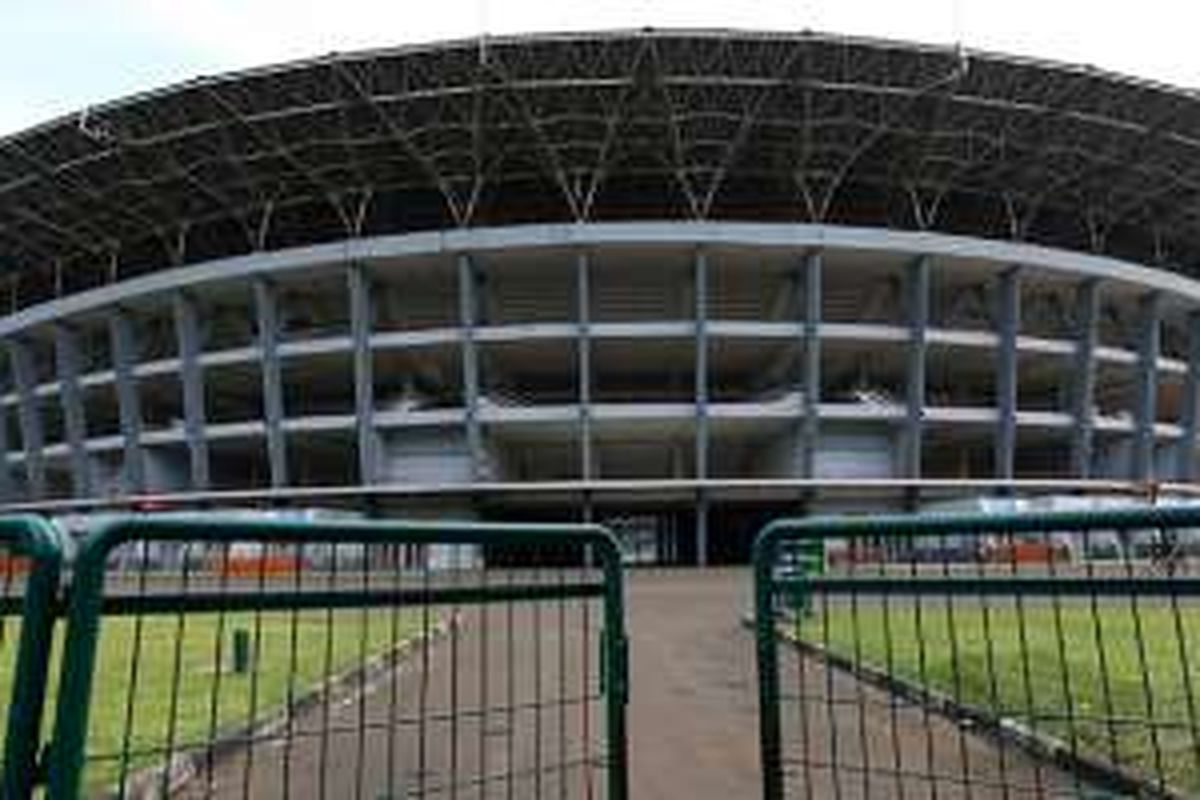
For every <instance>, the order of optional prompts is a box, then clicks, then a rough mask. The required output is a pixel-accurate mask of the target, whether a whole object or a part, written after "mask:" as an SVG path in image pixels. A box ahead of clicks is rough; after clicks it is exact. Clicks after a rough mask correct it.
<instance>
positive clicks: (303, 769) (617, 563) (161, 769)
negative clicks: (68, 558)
mask: <svg viewBox="0 0 1200 800" xmlns="http://www.w3.org/2000/svg"><path fill="white" fill-rule="evenodd" d="M623 603H624V600H623V586H622V573H621V559H620V552H619V549H618V547H617V544H616V542H615V540H614V539H613V538H612V536H611V535H610V534H609V533H608V532H607V531H605V530H604V529H603V528H601V527H599V526H593V525H517V524H513V525H507V524H484V523H473V524H455V523H420V522H358V521H345V522H341V521H322V522H290V521H279V520H247V519H245V518H224V519H223V518H221V517H220V516H219V515H213V516H167V515H160V516H146V517H133V518H129V519H124V520H119V521H116V522H114V523H112V524H110V525H108V526H106V527H104V528H102V529H100V530H99V531H97V532H95V533H93V534H92V535H90V536H89V537H88V538H87V539H86V540H84V542H83V543H82V545H81V546H80V548H79V551H78V553H77V555H76V557H75V562H74V565H73V577H72V583H71V589H70V592H69V595H68V599H67V606H66V608H65V614H66V626H65V645H64V652H63V655H62V665H61V675H60V678H59V699H58V704H57V713H56V716H55V724H54V731H53V738H52V741H51V745H50V747H49V751H48V757H47V769H48V780H49V796H50V797H51V798H56V799H61V800H67V799H68V798H70V799H72V800H73V799H74V798H77V797H80V796H91V795H95V794H102V795H112V796H118V797H130V796H167V795H170V796H179V797H187V798H194V797H209V798H224V797H247V796H253V797H268V796H269V797H314V798H315V797H339V798H340V797H356V798H371V800H376V799H381V798H403V797H451V798H453V797H490V796H503V797H543V796H544V797H551V796H553V797H556V798H558V797H580V798H599V797H607V798H618V799H621V798H625V797H626V796H627V775H626V771H627V770H626V759H627V756H626V730H625V703H626V680H627V678H626V669H627V655H626V638H625V626H624V606H623ZM6 796H8V795H7V794H6Z"/></svg>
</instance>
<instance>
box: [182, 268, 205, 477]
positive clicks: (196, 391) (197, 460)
mask: <svg viewBox="0 0 1200 800" xmlns="http://www.w3.org/2000/svg"><path fill="white" fill-rule="evenodd" d="M174 305H175V338H176V339H177V340H178V344H179V379H180V381H181V382H182V384H183V430H184V436H185V437H186V439H187V447H188V459H189V461H190V463H191V472H192V490H193V491H196V492H203V491H207V490H208V487H209V474H208V434H207V432H206V430H205V419H204V417H205V412H204V373H203V370H202V367H201V365H200V322H199V318H198V315H197V310H196V301H195V299H194V298H193V297H192V296H191V295H189V294H188V293H186V292H176V293H175V298H174Z"/></svg>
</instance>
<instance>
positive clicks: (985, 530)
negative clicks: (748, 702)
mask: <svg viewBox="0 0 1200 800" xmlns="http://www.w3.org/2000/svg"><path fill="white" fill-rule="evenodd" d="M817 541H820V542H823V543H824V545H825V548H824V550H825V553H824V564H823V565H822V567H823V573H822V574H816V573H814V572H809V571H807V570H805V569H800V570H797V569H795V568H794V564H795V559H791V560H789V559H787V558H782V559H781V557H780V554H781V553H786V552H787V551H788V550H789V549H794V547H795V545H796V544H797V543H798V542H817ZM754 579H755V614H756V619H755V629H756V647H757V661H758V671H759V703H760V747H761V758H762V770H763V796H764V797H765V798H770V799H772V800H775V799H777V798H783V797H785V796H804V797H809V798H811V797H869V796H886V797H901V798H903V797H906V796H908V797H937V796H954V797H959V796H965V797H972V796H986V797H1005V798H1019V797H1047V796H1050V797H1054V796H1071V797H1087V796H1096V797H1099V796H1107V797H1111V796H1114V795H1115V796H1137V797H1184V796H1189V797H1194V796H1197V795H1198V794H1200V710H1198V705H1197V696H1198V695H1200V661H1198V660H1197V655H1198V653H1200V651H1198V650H1197V648H1200V509H1182V508H1157V509H1154V508H1151V509H1144V510H1143V509H1139V510H1123V511H1114V512H1105V513H1096V512H1091V513H1046V514H1019V515H1006V516H998V515H969V516H968V515H962V516H919V515H918V516H892V517H875V518H859V519H809V520H803V521H802V520H781V521H776V522H773V523H771V524H770V525H768V526H767V527H766V528H765V529H764V530H763V532H762V533H761V534H760V536H759V538H758V540H757V542H756V544H755V548H754Z"/></svg>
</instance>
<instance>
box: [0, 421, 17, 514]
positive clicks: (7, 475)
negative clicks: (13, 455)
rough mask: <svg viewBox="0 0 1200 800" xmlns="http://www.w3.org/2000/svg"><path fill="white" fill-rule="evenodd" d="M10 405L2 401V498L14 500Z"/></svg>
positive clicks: (0, 459)
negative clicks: (9, 465) (9, 437)
mask: <svg viewBox="0 0 1200 800" xmlns="http://www.w3.org/2000/svg"><path fill="white" fill-rule="evenodd" d="M8 453H9V446H8V406H6V405H4V404H2V403H0V500H5V501H8V500H13V499H14V494H15V493H14V491H13V480H12V472H10V471H9V468H8Z"/></svg>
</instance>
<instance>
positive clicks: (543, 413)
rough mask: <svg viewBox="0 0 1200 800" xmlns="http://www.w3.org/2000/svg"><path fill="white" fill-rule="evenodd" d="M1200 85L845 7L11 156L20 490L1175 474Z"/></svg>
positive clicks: (618, 491) (359, 71)
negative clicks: (857, 34)
mask: <svg viewBox="0 0 1200 800" xmlns="http://www.w3.org/2000/svg"><path fill="white" fill-rule="evenodd" d="M1198 212H1200V98H1198V97H1197V96H1196V95H1195V94H1193V93H1190V92H1186V91H1182V90H1178V89H1174V88H1171V87H1165V86H1159V85H1153V84H1150V83H1147V82H1143V81H1139V80H1135V79H1131V78H1126V77H1121V76H1114V75H1111V74H1105V73H1103V72H1100V71H1098V70H1095V69H1092V68H1085V67H1071V66H1063V65H1057V64H1048V63H1041V62H1036V61H1030V60H1024V59H1017V58H1011V57H1006V56H1001V55H993V54H986V53H975V52H961V51H957V50H954V49H950V48H940V47H926V46H920V45H914V44H906V43H899V42H881V41H866V40H857V39H848V38H842V37H837V36H828V35H819V34H809V33H804V34H756V33H735V32H725V31H689V32H670V31H656V30H643V31H625V32H613V33H588V34H577V35H559V36H548V35H545V36H527V37H526V36H517V37H503V38H491V39H487V40H483V41H481V40H471V41H461V42H451V43H444V44H435V45H429V46H415V47H402V48H397V49H394V50H382V51H372V52H363V53H353V54H333V55H329V56H326V57H322V58H318V59H314V60H311V61H304V62H298V63H293V64H286V65H282V66H276V67H268V68H263V69H259V70H253V71H248V72H242V73H237V74H231V75H224V76H219V77H206V78H200V79H197V80H194V81H191V82H188V83H185V84H181V85H178V86H174V87H170V88H167V89H163V90H158V91H153V92H148V93H146V94H144V95H140V96H135V97H131V98H127V99H124V100H120V101H117V102H113V103H108V104H105V105H101V106H96V107H92V108H89V109H86V110H82V111H80V112H79V113H77V114H72V115H70V116H68V117H64V118H62V119H58V120H54V121H52V122H49V123H47V124H45V125H42V126H40V127H36V128H33V129H31V130H26V131H23V132H20V133H17V134H15V135H11V136H9V137H7V138H5V139H2V140H0V266H2V267H3V270H4V271H3V277H2V282H0V298H2V301H3V304H4V309H5V310H4V314H5V316H3V318H0V337H2V338H3V340H4V343H5V347H6V352H5V353H4V357H5V361H4V363H5V364H6V368H5V369H4V371H3V381H4V385H3V387H2V392H0V394H2V396H0V402H2V406H0V409H2V411H3V413H4V414H5V424H3V425H0V437H2V440H0V450H3V451H4V452H6V453H7V457H6V459H5V460H4V462H3V465H2V466H3V469H2V470H0V493H2V495H3V500H4V503H5V504H6V507H7V508H10V509H12V508H36V509H51V510H66V509H82V510H88V509H95V508H102V507H106V506H110V505H111V504H113V503H114V502H121V503H128V502H133V501H134V500H135V499H139V498H140V500H139V502H146V498H149V497H153V498H156V499H157V502H159V503H164V504H166V506H167V507H171V505H172V504H173V503H174V504H183V503H185V502H187V501H199V500H204V501H206V502H207V503H208V507H247V506H254V505H261V504H280V503H287V504H291V505H292V506H294V507H305V508H312V507H331V506H349V507H352V508H355V509H358V510H361V511H364V512H367V513H373V514H392V513H400V512H404V513H415V514H430V515H437V516H443V517H446V516H473V517H477V518H488V519H537V518H546V519H549V518H554V519H577V518H580V517H584V518H590V519H594V520H597V521H605V522H608V523H609V524H611V525H613V526H614V527H616V528H618V529H619V530H622V531H624V532H625V533H627V534H628V535H629V537H630V539H631V541H632V542H633V543H634V552H635V554H636V555H637V556H638V557H645V558H649V559H654V560H659V561H666V562H692V561H704V560H709V561H721V560H729V559H733V558H738V557H742V556H743V555H744V553H745V552H746V548H747V546H748V542H749V539H750V536H751V534H752V533H753V531H755V530H756V529H757V528H758V527H759V525H760V524H762V522H763V521H764V520H765V519H767V518H770V517H771V516H773V515H775V514H778V513H781V512H797V511H802V510H807V511H837V510H850V511H868V510H882V509H897V508H913V507H921V506H922V505H926V504H929V503H934V502H945V501H947V500H953V499H955V498H970V497H979V496H997V495H999V496H1021V495H1033V494H1039V493H1041V494H1046V493H1057V494H1063V493H1068V492H1093V493H1095V492H1099V493H1104V492H1108V493H1120V492H1125V491H1134V490H1137V489H1138V488H1139V487H1143V486H1146V485H1147V484H1148V483H1149V482H1154V483H1155V485H1158V486H1161V487H1162V488H1163V489H1165V490H1174V491H1180V492H1182V491H1185V490H1186V489H1187V487H1188V486H1189V485H1190V484H1191V482H1192V481H1193V478H1194V477H1195V471H1196V464H1197V459H1196V455H1197V453H1196V437H1197V391H1198V387H1197V379H1196V376H1197V370H1196V366H1197V363H1198V362H1200V282H1198V281H1197V279H1196V277H1195V276H1196V273H1197V266H1198V263H1200V217H1198Z"/></svg>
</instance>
